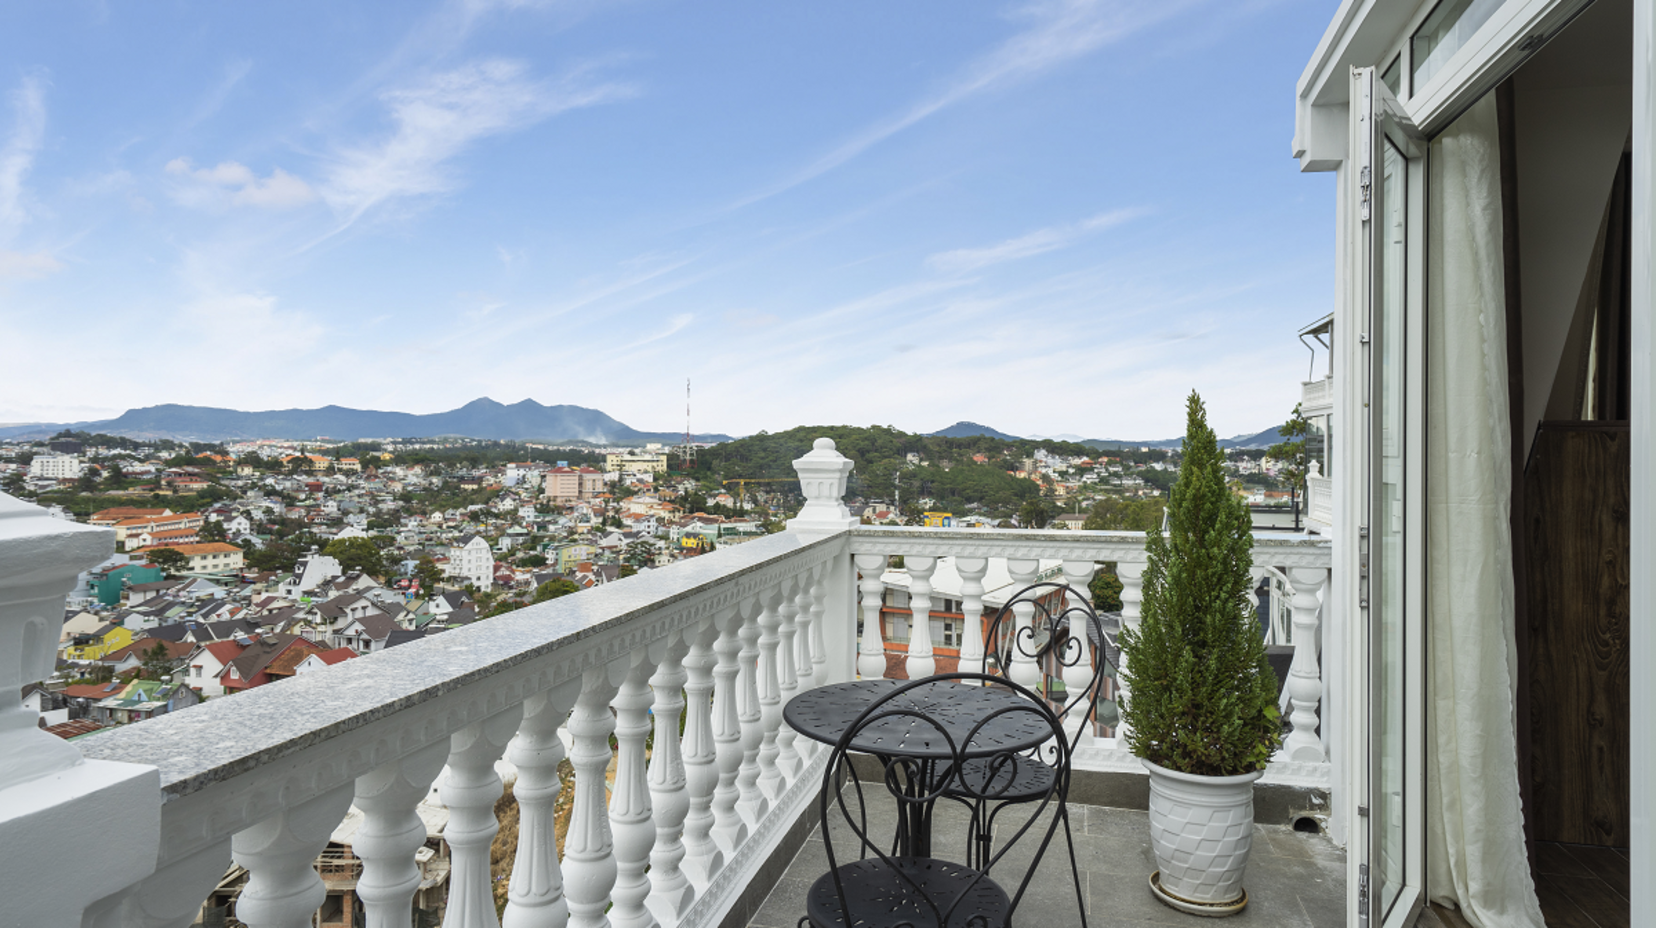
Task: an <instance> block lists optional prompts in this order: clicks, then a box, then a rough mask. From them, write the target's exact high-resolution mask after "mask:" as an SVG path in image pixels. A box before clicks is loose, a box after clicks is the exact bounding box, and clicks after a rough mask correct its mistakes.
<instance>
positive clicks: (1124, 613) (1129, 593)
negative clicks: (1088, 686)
mask: <svg viewBox="0 0 1656 928" xmlns="http://www.w3.org/2000/svg"><path fill="white" fill-rule="evenodd" d="M1116 579H1117V580H1120V581H1121V628H1122V631H1128V630H1132V631H1137V630H1138V627H1139V620H1140V618H1141V617H1142V616H1143V614H1144V613H1143V608H1144V565H1143V564H1141V563H1139V564H1135V563H1129V562H1126V561H1123V562H1121V563H1119V564H1117V565H1116ZM1121 663H1122V665H1123V668H1125V666H1126V664H1127V663H1128V661H1127V654H1126V652H1125V651H1124V652H1122V655H1121ZM1131 698H1132V692H1131V687H1129V686H1128V685H1127V681H1126V679H1125V678H1124V677H1123V676H1121V675H1119V674H1118V675H1117V676H1116V704H1117V705H1125V704H1126V703H1127V701H1128V700H1129V699H1131ZM1127 736H1128V725H1127V717H1126V716H1125V715H1124V716H1122V718H1121V721H1119V722H1117V723H1116V743H1118V744H1126V743H1127Z"/></svg>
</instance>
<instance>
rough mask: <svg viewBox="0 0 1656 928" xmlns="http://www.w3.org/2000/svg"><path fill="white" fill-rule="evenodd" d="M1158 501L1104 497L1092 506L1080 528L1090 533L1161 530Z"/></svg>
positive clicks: (1161, 506)
mask: <svg viewBox="0 0 1656 928" xmlns="http://www.w3.org/2000/svg"><path fill="white" fill-rule="evenodd" d="M1166 505H1167V504H1166V503H1164V502H1162V501H1161V500H1160V499H1117V498H1116V497H1113V496H1111V497H1106V498H1105V499H1101V500H1099V501H1098V502H1096V503H1094V504H1093V508H1092V510H1091V511H1089V512H1088V513H1087V521H1086V522H1084V523H1082V525H1081V527H1082V528H1083V529H1086V530H1087V531H1090V532H1100V531H1102V532H1148V531H1150V530H1151V529H1158V528H1161V524H1162V510H1163V509H1164V508H1166Z"/></svg>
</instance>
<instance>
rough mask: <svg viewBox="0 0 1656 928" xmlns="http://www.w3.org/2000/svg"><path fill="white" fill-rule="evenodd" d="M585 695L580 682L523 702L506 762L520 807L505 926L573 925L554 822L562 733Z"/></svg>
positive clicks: (559, 927) (560, 787) (559, 788)
mask: <svg viewBox="0 0 1656 928" xmlns="http://www.w3.org/2000/svg"><path fill="white" fill-rule="evenodd" d="M580 695H581V683H580V681H579V680H571V681H568V682H566V683H564V684H561V685H559V686H558V687H556V688H554V689H552V690H549V691H547V692H544V693H537V694H535V695H534V696H531V697H529V699H528V700H527V701H525V702H524V704H523V725H522V726H520V727H519V728H518V734H517V737H516V738H513V739H512V743H511V744H510V745H508V746H507V748H506V757H507V759H508V760H510V761H511V762H512V765H513V766H515V767H516V768H517V785H516V786H514V787H513V788H512V792H513V794H514V795H515V796H516V797H517V804H518V845H517V856H516V857H515V858H513V862H512V884H511V886H510V888H509V889H508V890H507V893H506V916H505V917H504V918H503V919H501V924H502V925H503V926H504V928H563V926H564V925H565V924H567V923H568V922H569V902H568V901H567V900H566V899H564V879H563V869H562V868H561V867H560V866H559V865H558V839H557V824H556V821H555V818H554V815H555V814H556V809H557V806H558V794H559V793H561V792H563V783H562V782H561V780H560V779H559V777H558V764H559V763H560V762H562V761H563V759H564V746H563V739H562V738H559V737H558V729H559V728H562V727H563V724H564V723H565V722H567V721H568V720H569V710H570V709H571V708H573V707H574V705H575V699H576V698H577V697H578V696H580Z"/></svg>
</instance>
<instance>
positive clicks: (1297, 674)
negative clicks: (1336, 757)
mask: <svg viewBox="0 0 1656 928" xmlns="http://www.w3.org/2000/svg"><path fill="white" fill-rule="evenodd" d="M1288 579H1289V582H1291V583H1292V584H1293V585H1294V595H1293V599H1292V608H1293V610H1294V660H1293V663H1292V664H1291V665H1290V666H1289V668H1288V696H1289V698H1290V699H1291V700H1292V701H1293V710H1292V711H1291V712H1290V713H1289V715H1288V721H1289V722H1290V723H1292V725H1293V726H1294V727H1293V731H1292V732H1290V733H1289V735H1288V739H1287V741H1286V742H1285V743H1284V744H1283V746H1282V752H1283V754H1285V755H1287V757H1288V759H1289V760H1293V761H1312V762H1318V761H1323V760H1326V759H1327V758H1326V755H1325V754H1324V751H1323V744H1322V740H1321V739H1320V738H1318V737H1317V704H1318V703H1319V702H1320V701H1321V700H1322V670H1321V669H1320V668H1319V666H1318V661H1317V648H1318V643H1319V642H1320V641H1321V635H1320V634H1319V632H1318V628H1317V626H1318V622H1319V617H1320V615H1321V611H1322V601H1321V600H1320V599H1319V598H1318V596H1317V593H1318V591H1319V590H1321V589H1322V587H1323V584H1324V583H1326V582H1327V580H1328V571H1327V570H1325V569H1323V568H1320V567H1294V568H1290V569H1289V571H1288Z"/></svg>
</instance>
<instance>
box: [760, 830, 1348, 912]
mask: <svg viewBox="0 0 1656 928" xmlns="http://www.w3.org/2000/svg"><path fill="white" fill-rule="evenodd" d="M945 805H946V804H940V805H939V809H938V813H937V815H938V817H937V821H936V822H935V824H934V826H933V836H934V837H933V848H932V852H933V854H934V855H935V856H938V857H944V858H949V859H954V860H960V859H963V857H964V855H963V854H962V853H960V852H959V849H961V848H963V847H964V836H965V816H964V814H962V813H959V812H956V811H953V810H952V809H949V810H945V808H944V806H945ZM881 811H883V810H876V809H873V808H871V809H870V820H871V821H875V822H889V821H891V818H890V813H889V811H886V812H884V814H879V813H880V812H881ZM1070 817H1071V823H1072V830H1073V832H1074V834H1075V856H1076V863H1077V865H1078V866H1079V869H1080V874H1081V889H1082V894H1083V895H1084V897H1085V898H1086V904H1087V924H1088V926H1089V928H1117V926H1120V928H1127V926H1167V925H1188V926H1191V928H1197V926H1202V925H1211V924H1214V923H1213V922H1211V921H1209V920H1207V919H1203V918H1199V917H1197V916H1194V915H1186V914H1184V913H1182V912H1178V911H1175V910H1174V909H1171V908H1168V907H1167V906H1165V905H1163V904H1162V903H1161V902H1158V901H1157V900H1156V899H1155V897H1153V896H1151V895H1150V890H1149V887H1148V885H1147V882H1146V881H1147V880H1148V879H1149V876H1150V873H1151V872H1152V871H1154V870H1155V869H1156V863H1155V856H1154V855H1153V854H1152V853H1151V851H1150V825H1149V820H1148V819H1147V818H1146V816H1145V813H1143V812H1138V811H1131V810H1126V809H1109V808H1103V807H1100V806H1081V805H1074V804H1072V805H1071V806H1070ZM1006 824H1007V819H1006V818H1005V817H1003V818H1002V820H1001V823H999V824H997V842H998V841H1000V840H1002V839H1003V838H1004V834H1005V833H1004V831H1002V829H1004V828H1005V827H1006ZM1019 824H1021V822H1020V823H1019ZM1037 825H1038V827H1040V828H1041V829H1043V830H1044V828H1045V825H1046V822H1045V821H1038V822H1037ZM886 827H889V826H886ZM1014 827H1016V826H1015V825H1014ZM830 834H831V837H832V838H833V840H834V849H835V853H836V855H840V856H842V857H843V856H844V855H845V854H846V852H847V851H846V849H847V848H854V847H855V845H854V844H850V843H848V842H850V841H851V840H852V839H851V833H850V832H849V831H848V830H846V829H844V827H843V825H841V824H840V823H837V822H830ZM1031 834H1035V833H1034V832H1033V831H1032V832H1031ZM1038 843H1039V840H1038V837H1037V839H1036V840H1034V841H1031V840H1030V835H1025V837H1024V838H1023V839H1022V840H1021V841H1020V843H1019V844H1018V845H1015V846H1014V848H1013V850H1012V851H1011V852H1009V853H1008V855H1007V857H1006V859H1005V860H1003V861H1002V862H1001V863H1000V864H997V865H996V868H995V871H994V872H995V875H996V877H997V879H998V880H1000V881H1001V882H1002V885H1003V886H1005V885H1007V883H1008V882H1010V883H1011V884H1013V885H1015V884H1016V882H1017V880H1018V879H1021V878H1022V876H1023V874H1024V872H1025V871H1026V870H1027V868H1028V861H1029V859H1030V857H1031V856H1032V851H1033V848H1034V847H1035V846H1036V845H1038ZM997 846H998V844H997ZM1020 852H1022V853H1020ZM842 862H843V861H842ZM1345 864H1346V856H1345V851H1344V850H1343V849H1341V848H1339V847H1336V846H1335V845H1334V844H1333V843H1332V842H1331V841H1329V840H1328V839H1327V838H1326V837H1323V836H1321V835H1311V834H1302V833H1298V832H1295V831H1293V830H1292V829H1290V828H1288V827H1286V826H1276V825H1256V826H1254V843H1253V850H1252V852H1251V853H1250V855H1249V858H1248V874H1247V877H1246V879H1245V882H1244V885H1246V887H1247V889H1248V895H1249V897H1250V901H1249V904H1248V907H1247V908H1246V909H1244V910H1243V911H1242V912H1241V913H1239V914H1238V915H1235V916H1233V917H1231V918H1229V919H1226V920H1225V921H1224V922H1223V923H1222V924H1225V925H1227V926H1235V928H1241V926H1245V925H1269V926H1273V928H1277V926H1281V928H1330V926H1333V928H1339V926H1342V925H1344V924H1345ZM827 872H828V854H827V847H826V845H825V843H824V841H823V838H822V833H821V829H820V826H818V828H817V829H816V830H813V832H812V833H811V836H810V837H809V838H808V839H806V841H805V845H804V847H803V848H801V849H800V851H799V854H798V855H797V856H796V857H795V858H794V860H793V862H792V863H791V864H790V865H789V867H788V870H787V872H786V873H785V874H784V875H783V877H782V879H781V880H780V881H779V882H778V883H777V884H776V887H775V888H774V889H772V890H771V893H770V895H769V896H768V897H766V899H765V902H764V904H763V905H762V906H760V908H759V911H758V912H756V913H755V914H754V917H753V919H752V921H751V922H750V925H751V926H752V928H795V926H796V925H797V924H798V922H799V919H800V917H801V916H802V915H804V914H805V908H804V906H805V893H806V891H807V890H808V889H809V888H810V886H811V884H812V883H813V882H815V881H816V879H817V877H820V876H821V875H823V874H824V873H827ZM1007 874H1011V876H1010V877H1008V876H1007ZM1010 888H1011V887H1008V889H1009V890H1010ZM1013 922H1014V924H1019V925H1034V926H1039V928H1058V926H1069V925H1080V924H1081V917H1080V910H1079V905H1078V902H1077V899H1076V891H1075V883H1074V881H1073V880H1072V879H1071V877H1070V868H1069V861H1068V855H1067V854H1066V853H1065V850H1064V844H1063V832H1062V829H1061V828H1060V830H1059V831H1058V833H1057V835H1056V836H1055V837H1054V839H1053V844H1052V846H1050V847H1049V848H1048V849H1047V852H1046V854H1045V855H1044V857H1043V858H1042V860H1041V862H1040V864H1039V865H1038V866H1037V867H1036V868H1035V872H1034V875H1033V876H1032V877H1031V879H1030V884H1029V890H1028V892H1027V893H1026V894H1025V897H1024V899H1023V901H1022V902H1021V903H1020V904H1019V906H1018V910H1017V912H1016V913H1015V915H1014V917H1013Z"/></svg>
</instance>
